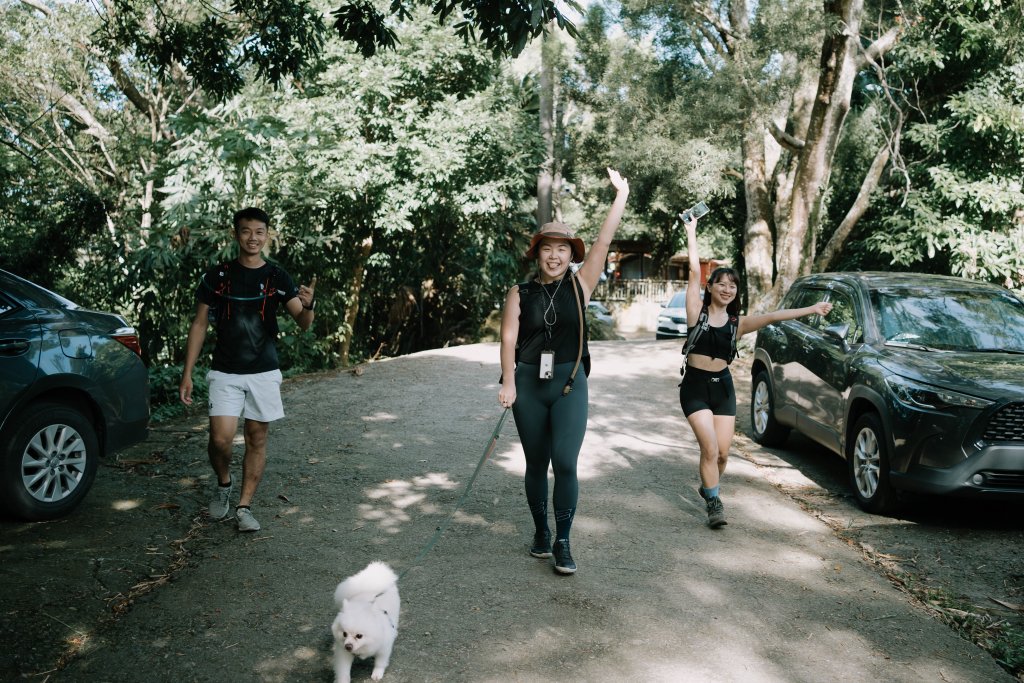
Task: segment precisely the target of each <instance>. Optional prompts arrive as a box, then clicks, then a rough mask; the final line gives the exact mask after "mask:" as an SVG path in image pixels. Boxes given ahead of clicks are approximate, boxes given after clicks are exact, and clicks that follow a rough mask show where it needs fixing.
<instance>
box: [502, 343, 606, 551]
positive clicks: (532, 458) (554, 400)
mask: <svg viewBox="0 0 1024 683" xmlns="http://www.w3.org/2000/svg"><path fill="white" fill-rule="evenodd" d="M574 365H575V363H558V364H556V365H555V368H554V377H552V378H551V379H540V378H539V377H538V373H539V366H537V365H532V364H529V363H519V365H518V366H517V367H516V402H515V403H514V404H513V405H512V414H513V416H515V419H516V429H517V430H518V431H519V439H520V441H522V444H523V452H524V453H525V454H526V478H525V485H526V500H527V502H528V503H529V505H530V511H531V512H532V513H533V517H534V522H535V523H536V524H537V525H538V529H541V528H542V527H541V526H540V525H541V523H542V521H543V525H544V526H543V528H544V529H546V528H547V498H548V464H550V465H551V467H552V469H553V470H554V473H555V490H554V493H553V495H552V503H553V506H554V509H555V522H556V525H557V529H558V536H557V537H558V538H568V537H569V536H568V533H569V528H570V527H571V526H572V517H573V515H574V514H575V511H576V501H577V499H578V498H579V491H580V487H579V480H578V479H577V477H576V461H577V460H578V459H579V455H580V447H581V446H582V445H583V437H584V435H586V433H587V403H588V391H587V376H586V374H585V373H584V372H583V367H582V366H581V367H580V370H579V372H577V373H576V380H575V383H574V384H573V387H572V391H571V392H569V395H568V396H563V395H562V388H563V387H564V386H565V381H566V380H567V379H568V377H569V373H570V372H572V368H573V366H574Z"/></svg>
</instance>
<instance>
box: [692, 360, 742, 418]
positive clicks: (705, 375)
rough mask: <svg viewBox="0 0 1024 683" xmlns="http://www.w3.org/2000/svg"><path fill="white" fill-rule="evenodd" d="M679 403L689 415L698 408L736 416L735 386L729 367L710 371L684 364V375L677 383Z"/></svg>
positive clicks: (716, 413) (717, 413)
mask: <svg viewBox="0 0 1024 683" xmlns="http://www.w3.org/2000/svg"><path fill="white" fill-rule="evenodd" d="M679 405H680V406H682V408H683V415H686V416H687V417H689V416H690V415H692V414H693V413H696V412H697V411H698V410H710V411H711V412H712V413H713V414H715V415H732V416H733V417H735V416H736V388H735V387H734V386H733V384H732V374H731V373H730V372H729V368H725V369H724V370H719V371H717V372H711V371H710V370H700V369H699V368H694V367H690V366H689V365H688V366H686V375H684V376H683V381H682V382H680V383H679Z"/></svg>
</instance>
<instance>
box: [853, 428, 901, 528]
mask: <svg viewBox="0 0 1024 683" xmlns="http://www.w3.org/2000/svg"><path fill="white" fill-rule="evenodd" d="M846 459H847V462H848V463H849V471H850V483H851V485H852V486H853V490H854V494H855V495H856V497H857V502H858V503H859V504H860V506H861V507H862V508H864V509H865V510H867V511H868V512H873V513H876V514H884V513H889V512H893V511H894V509H895V507H896V495H895V492H894V491H893V490H892V487H891V486H890V484H889V455H888V451H887V448H886V444H885V432H884V431H883V428H882V423H881V421H880V420H879V418H878V416H877V415H875V414H874V413H865V414H864V415H861V416H860V418H858V419H857V424H856V425H855V426H854V428H853V432H852V436H851V439H850V444H849V448H848V451H847V457H846Z"/></svg>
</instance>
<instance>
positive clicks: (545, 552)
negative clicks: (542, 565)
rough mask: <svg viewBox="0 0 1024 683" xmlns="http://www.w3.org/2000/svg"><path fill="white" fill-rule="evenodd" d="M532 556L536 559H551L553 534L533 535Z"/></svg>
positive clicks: (538, 533) (548, 532)
mask: <svg viewBox="0 0 1024 683" xmlns="http://www.w3.org/2000/svg"><path fill="white" fill-rule="evenodd" d="M530 554H531V555H533V556H534V557H540V558H545V557H551V532H550V531H538V532H537V533H535V534H534V535H533V546H532V547H531V548H530Z"/></svg>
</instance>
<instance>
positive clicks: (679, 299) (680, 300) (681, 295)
mask: <svg viewBox="0 0 1024 683" xmlns="http://www.w3.org/2000/svg"><path fill="white" fill-rule="evenodd" d="M666 308H686V292H676V293H675V294H673V295H672V298H671V299H670V300H669V302H668V304H667V305H666Z"/></svg>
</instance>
